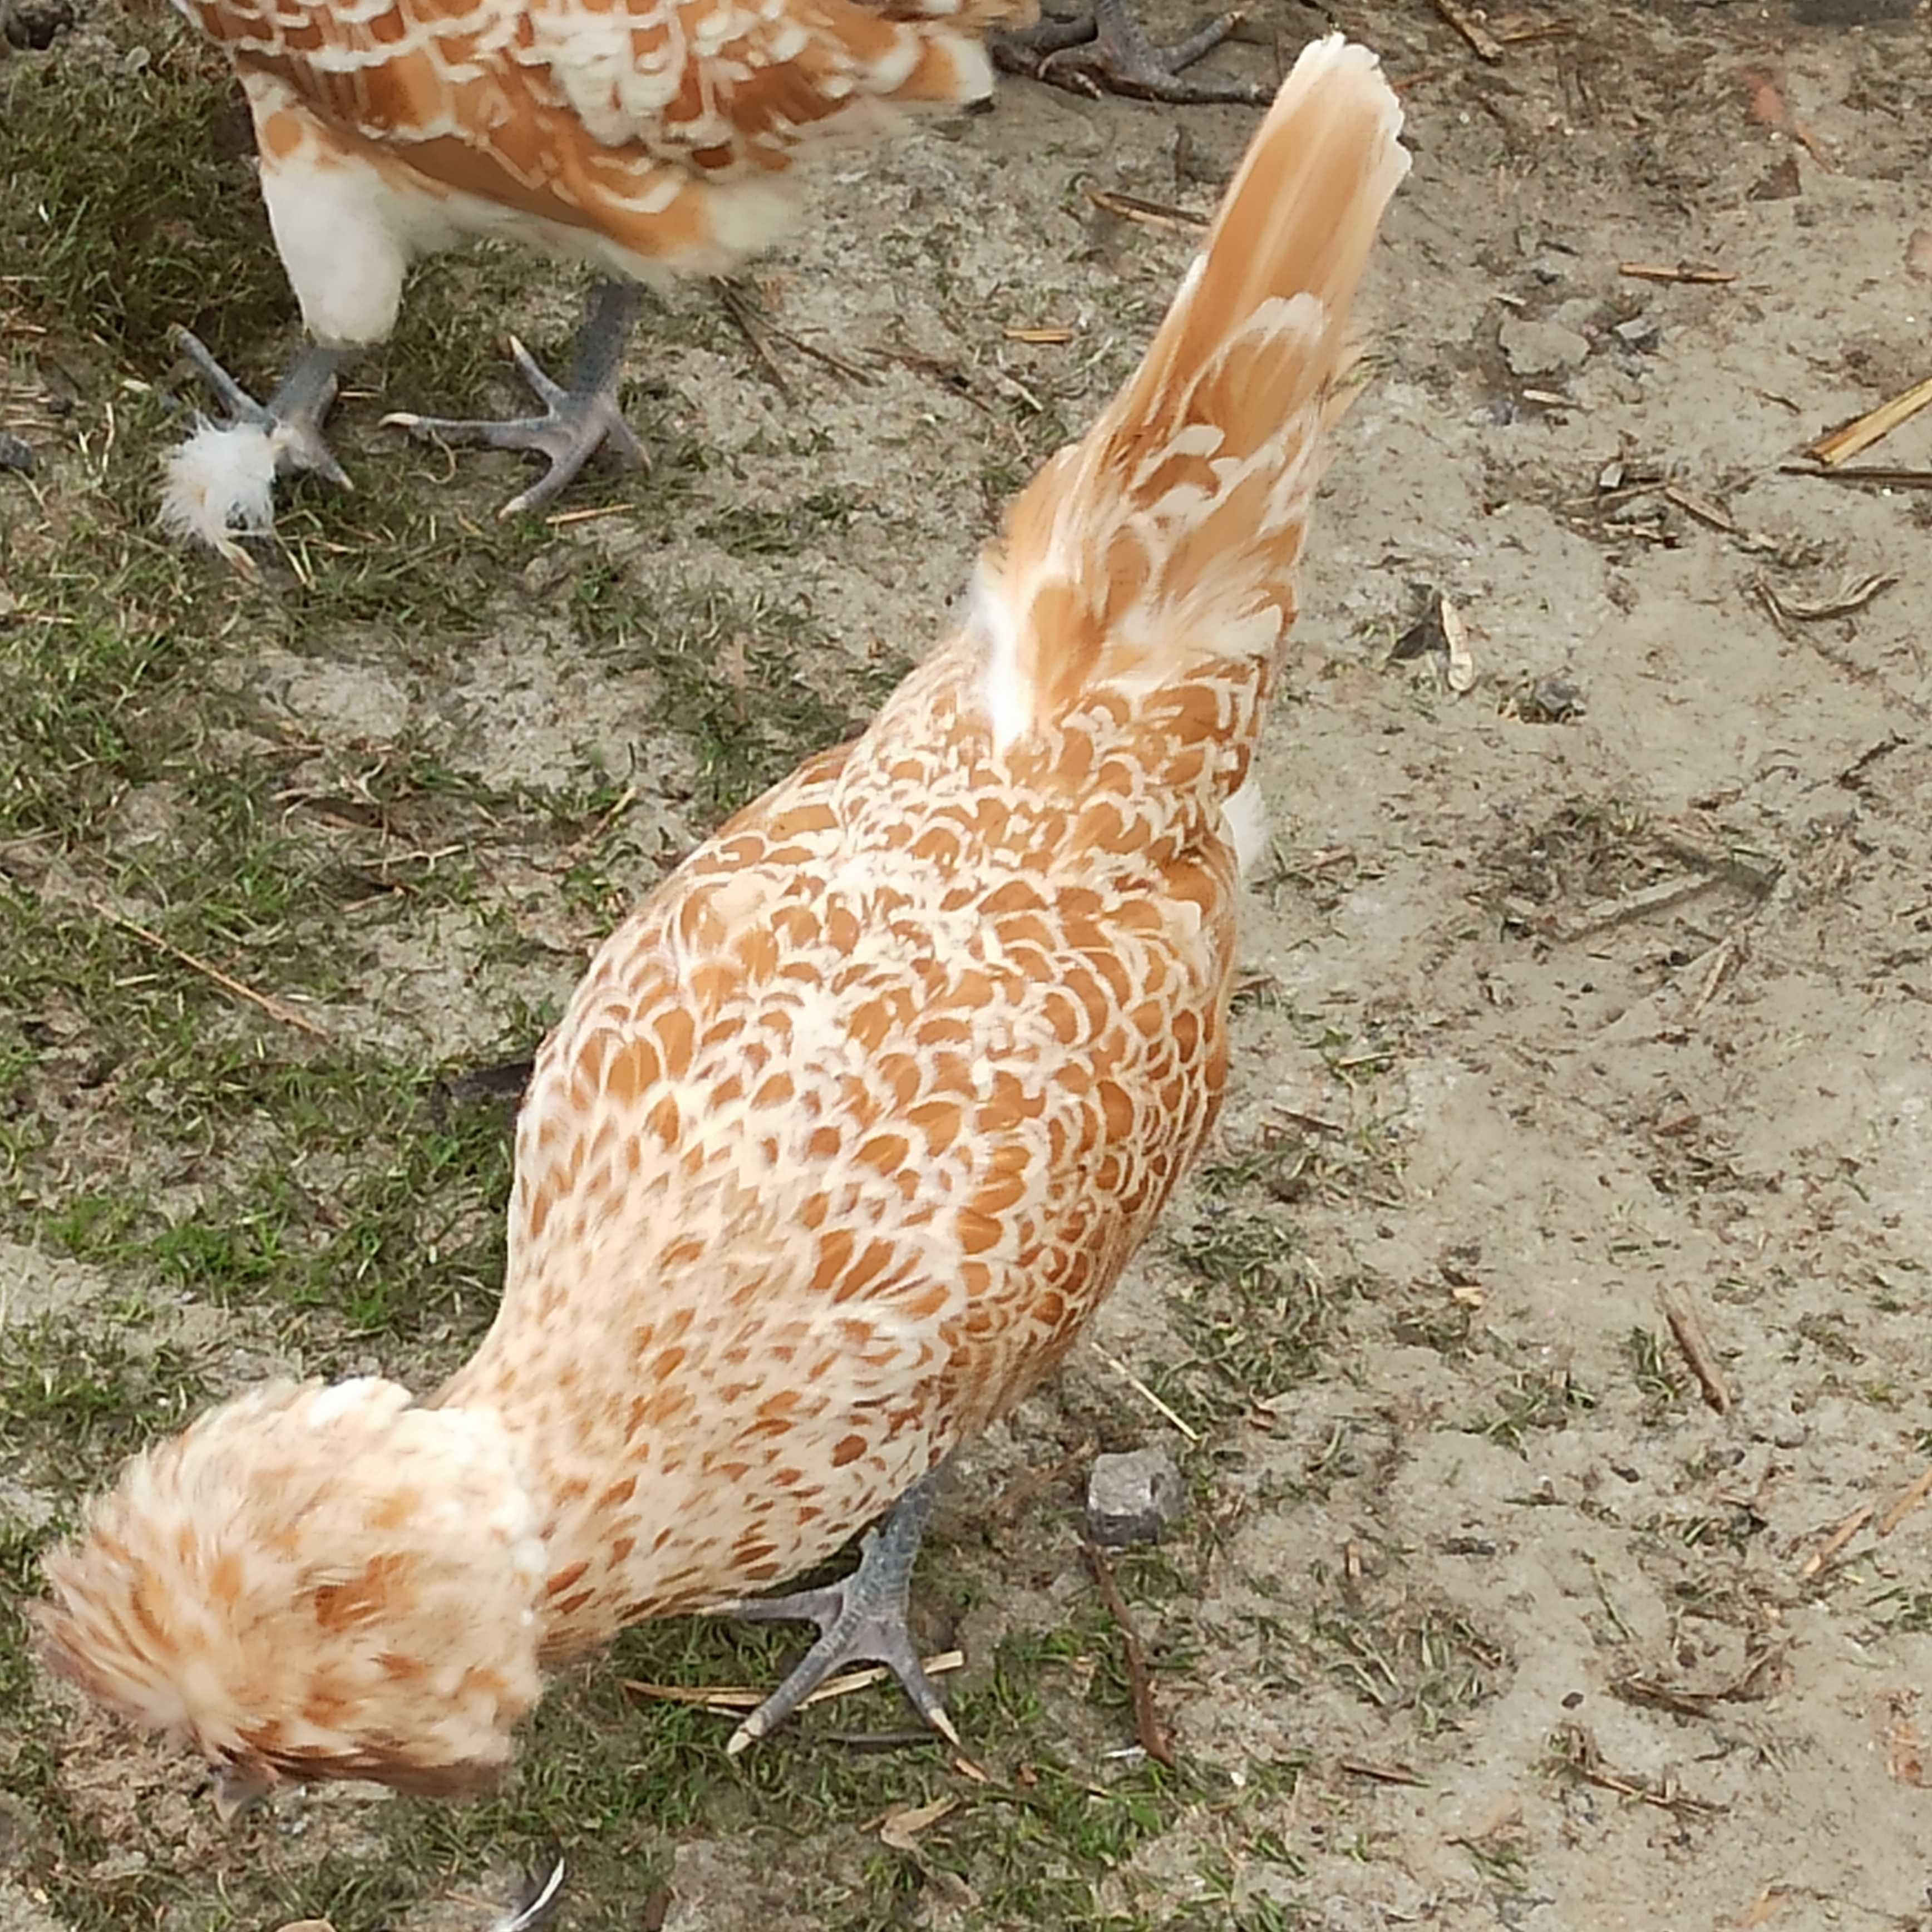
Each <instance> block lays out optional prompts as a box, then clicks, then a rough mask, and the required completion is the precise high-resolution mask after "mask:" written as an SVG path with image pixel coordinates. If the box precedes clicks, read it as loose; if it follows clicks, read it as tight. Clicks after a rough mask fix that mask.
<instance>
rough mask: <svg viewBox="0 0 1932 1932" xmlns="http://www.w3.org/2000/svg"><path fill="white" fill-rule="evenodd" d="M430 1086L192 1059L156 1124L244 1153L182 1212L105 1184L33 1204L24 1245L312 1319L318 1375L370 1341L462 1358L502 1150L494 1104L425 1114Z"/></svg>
mask: <svg viewBox="0 0 1932 1932" xmlns="http://www.w3.org/2000/svg"><path fill="white" fill-rule="evenodd" d="M431 1079H432V1073H431V1070H429V1069H427V1068H422V1067H399V1066H397V1065H395V1064H392V1063H390V1062H388V1061H383V1060H380V1059H377V1058H374V1057H373V1056H364V1055H318V1056H317V1057H316V1058H313V1059H310V1060H307V1061H300V1062H296V1063H287V1062H281V1063H278V1062H274V1061H264V1060H263V1059H262V1058H260V1057H259V1056H257V1055H253V1054H251V1053H248V1052H245V1051H242V1050H239V1049H237V1050H232V1051H230V1052H228V1053H226V1054H223V1053H215V1054H212V1055H205V1057H204V1058H203V1059H202V1062H201V1063H200V1064H198V1065H196V1066H193V1067H187V1068H184V1069H182V1070H181V1076H180V1077H178V1079H172V1080H170V1081H169V1082H168V1083H167V1085H166V1088H165V1090H164V1094H163V1098H162V1103H161V1104H162V1109H163V1121H160V1122H157V1124H156V1125H157V1128H159V1127H161V1126H163V1125H166V1126H168V1127H172V1128H173V1129H174V1130H175V1131H176V1132H180V1131H181V1130H182V1129H183V1128H184V1127H187V1126H188V1125H189V1124H190V1122H191V1121H196V1120H198V1121H201V1122H202V1123H204V1125H203V1126H202V1128H201V1130H200V1131H201V1133H202V1135H203V1136H205V1139H206V1141H207V1142H208V1143H210V1144H220V1145H232V1144H233V1142H235V1141H236V1140H237V1139H247V1140H248V1141H249V1142H252V1143H254V1145H255V1146H256V1147H257V1148H259V1149H260V1152H259V1153H258V1154H257V1155H256V1157H255V1158H254V1160H251V1162H250V1163H248V1164H247V1165H246V1166H239V1167H237V1168H236V1169H235V1170H234V1178H233V1180H232V1181H229V1183H227V1184H225V1185H220V1186H217V1187H211V1188H209V1189H208V1190H206V1191H205V1194H204V1196H203V1198H202V1200H201V1201H199V1202H198V1203H197V1204H196V1205H195V1206H194V1207H193V1208H190V1209H189V1210H188V1211H185V1212H182V1211H173V1212H167V1211H163V1209H162V1208H160V1206H159V1205H157V1204H156V1202H154V1200H153V1199H151V1198H150V1197H149V1196H147V1195H146V1194H145V1193H142V1192H139V1191H130V1190H128V1189H127V1188H126V1187H124V1186H123V1187H112V1188H104V1189H100V1190H94V1191H89V1192H80V1193H74V1194H72V1195H71V1196H68V1197H66V1198H65V1199H60V1200H58V1202H57V1203H50V1204H48V1205H43V1206H42V1207H41V1208H40V1211H39V1213H38V1215H37V1219H36V1220H35V1223H34V1229H33V1232H34V1233H35V1235H37V1237H38V1238H40V1240H42V1241H45V1242H46V1243H47V1244H49V1245H50V1246H52V1247H55V1248H57V1249H58V1250H62V1251H63V1252H65V1253H68V1254H71V1255H72V1256H75V1257H76V1258H77V1259H80V1260H83V1261H86V1262H92V1263H94V1264H95V1265H99V1266H102V1267H105V1268H112V1269H114V1270H115V1271H119V1272H121V1273H122V1274H125V1275H127V1276H129V1277H133V1278H137V1279H147V1280H155V1281H159V1282H161V1283H166V1284H167V1285H168V1286H171V1287H174V1288H177V1289H181V1290H184V1291H186V1292H188V1293H190V1294H191V1295H193V1296H194V1297H195V1298H196V1299H198V1300H200V1301H205V1302H208V1303H212V1304H215V1305H217V1306H220V1307H237V1308H246V1307H257V1306H260V1304H263V1303H264V1302H273V1303H278V1304H281V1305H283V1306H284V1307H289V1308H292V1309H296V1310H312V1311H316V1312H318V1313H326V1315H327V1316H329V1317H330V1318H331V1319H330V1322H329V1325H328V1327H326V1328H324V1329H323V1330H320V1331H317V1332H316V1334H315V1336H314V1340H316V1341H317V1343H320V1344H322V1345H323V1346H320V1347H319V1348H318V1349H317V1352H316V1354H317V1366H318V1367H324V1368H326V1367H328V1366H329V1364H330V1363H331V1362H332V1361H333V1359H334V1358H335V1355H336V1354H337V1352H338V1349H339V1348H340V1347H341V1346H343V1345H344V1343H346V1342H347V1340H350V1339H351V1338H353V1337H359V1336H368V1335H371V1334H389V1335H392V1336H394V1337H398V1338H400V1339H402V1340H406V1341H410V1342H412V1343H417V1344H419V1345H422V1346H428V1345H431V1344H432V1343H437V1342H439V1341H440V1342H441V1343H443V1344H445V1345H446V1346H445V1347H444V1348H443V1349H441V1350H440V1351H439V1353H440V1354H446V1353H449V1352H453V1351H455V1350H460V1348H461V1347H462V1346H463V1345H464V1344H465V1343H466V1342H468V1341H469V1340H472V1339H473V1337H474V1336H475V1334H476V1333H478V1331H480V1328H481V1325H483V1323H484V1321H485V1319H487V1316H488V1314H489V1313H490V1310H492V1308H493V1306H494V1303H495V1297H496V1289H497V1286H498V1284H499V1283H500V1281H501V1280H502V1229H501V1225H500V1224H501V1220H502V1205H501V1204H502V1201H503V1199H504V1198H505V1194H506V1193H507V1191H508V1184H509V1167H510V1157H511V1146H510V1141H509V1136H508V1134H507V1133H505V1130H504V1124H503V1121H502V1113H501V1111H500V1109H497V1108H496V1107H494V1106H490V1105H487V1104H484V1105H479V1106H475V1107H471V1108H467V1109H460V1110H458V1111H456V1112H452V1114H450V1115H449V1116H447V1117H446V1118H443V1119H441V1120H438V1119H437V1118H434V1117H433V1116H432V1115H431V1112H430V1109H429V1107H428V1092H429V1089H430V1086H431ZM176 1108H178V1109H181V1113H180V1114H177V1113H175V1109H176ZM184 1116H185V1117H186V1118H184ZM331 1335H333V1337H334V1339H333V1340H331V1339H330V1338H331Z"/></svg>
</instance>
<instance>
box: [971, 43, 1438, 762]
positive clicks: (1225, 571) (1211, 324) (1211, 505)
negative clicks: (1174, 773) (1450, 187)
mask: <svg viewBox="0 0 1932 1932" xmlns="http://www.w3.org/2000/svg"><path fill="white" fill-rule="evenodd" d="M1401 126H1402V111H1401V108H1400V104H1399V103H1398V102H1397V98H1396V96H1395V94H1394V90H1393V89H1391V87H1390V86H1389V85H1388V82H1387V81H1386V80H1384V79H1383V77H1382V71H1381V69H1380V67H1379V65H1378V63H1377V62H1376V58H1375V56H1374V55H1373V54H1372V53H1371V52H1370V51H1369V50H1368V49H1366V48H1364V47H1360V46H1351V45H1349V43H1346V42H1345V41H1344V40H1343V39H1342V38H1341V37H1340V35H1331V36H1330V37H1328V38H1327V39H1325V40H1319V41H1317V42H1316V43H1313V45H1311V46H1309V47H1308V48H1307V49H1305V50H1304V52H1303V53H1302V55H1301V58H1300V59H1299V60H1298V62H1296V63H1295V69H1294V71H1293V72H1292V74H1290V75H1289V77H1288V80H1286V83H1284V84H1283V87H1282V89H1281V92H1280V94H1279V95H1277V98H1276V100H1275V103H1274V107H1273V108H1272V109H1271V110H1270V112H1269V113H1268V117H1267V118H1266V119H1265V121H1263V123H1262V127H1261V129H1260V130H1259V133H1257V134H1256V136H1255V139H1254V141H1253V144H1252V145H1250V148H1249V149H1248V152H1247V157H1246V158H1245V159H1244V161H1243V162H1242V163H1241V169H1240V170H1239V172H1238V173H1237V174H1236V175H1235V179H1234V182H1233V184H1232V186H1231V187H1229V190H1228V193H1227V195H1226V199H1224V200H1223V202H1222V205H1221V208H1220V212H1219V213H1218V214H1217V216H1216V217H1215V219H1214V225H1213V226H1212V228H1211V230H1210V231H1209V233H1208V240H1207V244H1206V246H1205V248H1204V250H1203V251H1202V254H1201V256H1200V257H1199V259H1198V260H1196V262H1195V263H1194V265H1193V268H1192V269H1190V271H1189V272H1188V275H1187V278H1186V280H1185V281H1184V282H1183V284H1181V291H1180V293H1179V294H1178V296H1176V297H1175V302H1174V305H1173V306H1172V308H1170V309H1169V311H1168V314H1167V318H1166V320H1165V321H1164V322H1163V323H1162V325H1161V327H1160V331H1159V332H1158V333H1157V335H1156V336H1155V338H1154V344H1153V346H1152V347H1151V348H1150V350H1148V354H1147V356H1146V358H1145V360H1144V361H1143V362H1142V364H1141V366H1140V368H1139V371H1137V372H1136V374H1135V375H1134V376H1133V378H1132V379H1131V380H1130V381H1129V382H1128V383H1127V386H1126V387H1125V388H1124V389H1122V390H1121V392H1120V394H1119V395H1118V396H1117V397H1116V398H1115V399H1114V401H1113V402H1112V404H1109V407H1108V408H1107V410H1106V412H1105V413H1104V414H1103V416H1101V418H1100V420H1099V422H1097V423H1096V424H1095V425H1094V428H1093V429H1092V431H1091V432H1090V433H1089V434H1088V436H1087V437H1085V440H1083V441H1082V442H1081V443H1078V444H1076V445H1075V446H1073V447H1071V448H1070V449H1064V450H1063V451H1061V453H1060V454H1059V455H1058V456H1057V457H1056V458H1055V459H1054V460H1053V461H1052V463H1049V465H1048V466H1046V469H1043V471H1042V472H1040V475H1038V476H1037V478H1035V479H1034V482H1033V484H1032V485H1031V487H1029V488H1028V490H1027V491H1026V493H1025V495H1024V496H1022V497H1021V498H1020V499H1019V502H1018V503H1017V504H1016V505H1015V506H1014V508H1013V511H1012V513H1011V514H1010V517H1009V519H1008V521H1007V529H1006V532H1005V536H1004V541H1003V542H1002V543H1001V544H1000V545H998V547H995V549H994V550H992V552H990V553H989V555H988V556H987V557H986V559H985V560H984V561H983V564H982V565H981V569H980V579H979V582H978V584H977V588H976V593H975V605H974V608H975V618H974V622H975V625H976V628H977V629H978V630H979V631H980V632H981V634H982V635H983V640H984V643H985V646H986V665H987V670H986V701H987V706H988V710H989V714H990V716H991V719H992V726H993V730H994V733H995V738H996V739H998V741H1000V742H1003V743H1010V742H1012V741H1013V739H1016V738H1017V737H1019V736H1021V735H1022V734H1023V733H1025V731H1026V730H1028V728H1029V727H1031V725H1032V724H1034V723H1035V722H1036V721H1040V720H1043V719H1044V718H1051V717H1053V716H1055V715H1064V712H1066V711H1067V709H1069V708H1070V707H1071V706H1075V705H1077V704H1078V703H1079V702H1080V701H1081V700H1082V697H1084V696H1085V695H1086V694H1090V693H1095V692H1097V691H1098V689H1099V688H1101V687H1103V686H1111V687H1113V688H1115V689H1117V690H1120V691H1124V692H1131V691H1134V690H1136V689H1139V690H1146V689H1148V688H1152V687H1154V686H1156V685H1162V684H1164V683H1167V682H1170V681H1171V680H1172V679H1174V678H1175V677H1176V676H1179V675H1184V674H1185V667H1186V666H1187V664H1189V663H1190V662H1192V661H1199V659H1200V658H1202V656H1204V655H1205V656H1207V657H1209V658H1223V659H1225V658H1244V659H1253V660H1257V661H1271V660H1272V658H1273V656H1274V652H1276V650H1277V648H1278V646H1279V644H1280V640H1281V637H1282V636H1283V633H1284V632H1285V631H1286V629H1287V627H1288V625H1289V622H1290V621H1291V620H1292V617H1293V616H1294V598H1293V589H1292V581H1291V579H1292V573H1293V570H1294V567H1295V562H1296V559H1297V558H1298V556H1299V555H1300V553H1301V544H1302V538H1303V532H1304V528H1305V526H1306V523H1307V517H1308V511H1309V506H1310V501H1311V499H1312V498H1313V494H1314V490H1315V486H1316V480H1317V476H1318V473H1319V472H1318V455H1319V445H1320V443H1321V442H1322V437H1323V433H1324V431H1325V430H1326V429H1327V428H1328V425H1329V424H1330V423H1331V422H1332V421H1333V419H1334V417H1335V416H1337V414H1338V413H1339V412H1340V407H1341V404H1342V401H1343V400H1345V398H1343V394H1342V386H1343V380H1344V378H1345V377H1346V375H1347V374H1348V371H1349V366H1350V364H1351V362H1352V356H1351V352H1350V350H1349V345H1348V341H1347V335H1346V331H1347V325H1348V320H1349V309H1350V306H1351V304H1352V301H1353V299H1354V296H1355V287H1356V284H1357V283H1358V281H1359V280H1360V278H1361V273H1362V270H1363V267H1364V264H1365V263H1366V262H1367V259H1368V254H1369V251H1370V247H1371V245H1372V244H1373V242H1374V240H1375V237H1376V229H1377V228H1378V226H1379V224H1380V222H1381V220H1382V214H1383V211H1384V210H1385V208H1386V207H1387V206H1388V202H1389V199H1390V197H1391V195H1393V194H1394V192H1395V190H1396V187H1397V185H1398V184H1399V183H1400V181H1401V180H1402V178H1403V175H1404V174H1405V173H1406V172H1407V170H1408V167H1409V157H1408V156H1407V154H1406V153H1405V152H1404V151H1403V148H1401V146H1400V145H1399V143H1398V142H1397V135H1398V134H1399V133H1400V130H1401ZM1244 762H1245V761H1244Z"/></svg>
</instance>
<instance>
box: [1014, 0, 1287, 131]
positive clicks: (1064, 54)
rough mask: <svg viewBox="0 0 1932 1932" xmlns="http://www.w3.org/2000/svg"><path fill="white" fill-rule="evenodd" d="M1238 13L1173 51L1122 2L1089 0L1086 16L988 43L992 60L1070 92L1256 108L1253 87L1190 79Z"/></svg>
mask: <svg viewBox="0 0 1932 1932" xmlns="http://www.w3.org/2000/svg"><path fill="white" fill-rule="evenodd" d="M1241 20H1242V15H1241V13H1239V12H1238V11H1230V12H1228V13H1217V14H1215V15H1214V16H1213V17H1211V18H1210V19H1208V20H1203V21H1202V23H1200V24H1199V26H1196V28H1195V29H1194V31H1193V32H1192V33H1190V34H1187V36H1186V37H1184V38H1183V39H1181V40H1177V41H1175V43H1174V44H1173V45H1172V46H1166V47H1157V46H1155V45H1154V43H1153V41H1152V40H1150V39H1149V38H1148V35H1147V34H1146V31H1145V29H1144V28H1142V26H1141V24H1140V23H1139V21H1138V20H1136V19H1135V18H1134V17H1133V14H1132V13H1130V11H1129V10H1128V8H1127V0H1090V5H1089V6H1088V10H1087V12H1086V13H1085V15H1084V16H1082V15H1078V14H1076V15H1074V16H1073V17H1070V18H1063V17H1047V18H1045V19H1043V20H1040V22H1039V23H1037V25H1036V26H1031V27H1019V28H998V29H996V30H995V31H994V32H993V33H992V34H991V35H989V37H988V45H989V46H991V48H992V52H993V58H994V60H995V62H996V63H997V64H998V65H1000V66H1001V67H1003V68H1006V69H1007V71H1008V72H1009V73H1010V74H1027V75H1029V76H1031V77H1032V78H1033V79H1034V80H1043V81H1046V82H1048V83H1050V84H1052V86H1055V87H1064V88H1065V89H1067V91H1068V92H1070V93H1076V94H1100V93H1109V94H1125V95H1131V96H1133V98H1136V99H1137V100H1141V101H1169V102H1171V103H1173V104H1176V105H1178V106H1181V107H1204V106H1207V105H1209V104H1214V103H1217V102H1220V103H1232V104H1234V105H1236V106H1238V107H1259V106H1260V105H1261V104H1262V102H1264V101H1266V100H1267V98H1268V89H1266V88H1265V87H1264V86H1262V84H1261V83H1260V82H1259V81H1255V80H1233V79H1230V78H1227V77H1223V76H1222V75H1220V74H1190V73H1188V72H1187V69H1188V68H1191V67H1192V66H1193V65H1194V63H1195V62H1196V61H1198V60H1200V59H1202V58H1204V57H1205V56H1206V55H1208V54H1211V53H1212V52H1214V49H1216V48H1217V47H1218V46H1220V45H1221V43H1223V41H1224V40H1228V39H1229V38H1231V37H1232V35H1233V34H1234V31H1235V28H1237V27H1238V26H1240V25H1241Z"/></svg>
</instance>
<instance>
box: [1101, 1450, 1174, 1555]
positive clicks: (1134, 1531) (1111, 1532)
mask: <svg viewBox="0 0 1932 1932" xmlns="http://www.w3.org/2000/svg"><path fill="white" fill-rule="evenodd" d="M1186 1499H1187V1492H1186V1490H1184V1487H1182V1484H1181V1472H1180V1470H1179V1469H1178V1468H1177V1467H1176V1466H1175V1460H1174V1458H1173V1457H1172V1456H1170V1455H1169V1454H1168V1453H1167V1451H1166V1450H1165V1449H1136V1450H1135V1451H1133V1453H1132V1454H1129V1455H1125V1456H1099V1457H1095V1458H1094V1469H1093V1473H1092V1474H1091V1475H1090V1476H1088V1478H1087V1533H1088V1535H1090V1536H1091V1537H1092V1538H1093V1539H1094V1541H1095V1542H1096V1543H1100V1544H1106V1545H1107V1546H1108V1547H1109V1548H1111V1549H1115V1550H1119V1549H1123V1548H1124V1547H1126V1546H1127V1544H1130V1543H1152V1542H1154V1541H1156V1540H1157V1538H1159V1537H1160V1533H1161V1532H1162V1531H1163V1529H1166V1527H1167V1526H1168V1525H1169V1523H1172V1522H1173V1521H1174V1520H1175V1518H1176V1517H1178V1516H1179V1515H1180V1514H1181V1505H1182V1504H1183V1502H1185V1501H1186Z"/></svg>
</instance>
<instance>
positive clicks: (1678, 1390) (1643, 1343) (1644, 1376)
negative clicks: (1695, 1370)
mask: <svg viewBox="0 0 1932 1932" xmlns="http://www.w3.org/2000/svg"><path fill="white" fill-rule="evenodd" d="M1624 1353H1625V1357H1626V1358H1628V1361H1629V1363H1630V1365H1631V1374H1632V1376H1634V1377H1635V1379H1636V1381H1637V1388H1638V1389H1639V1390H1640V1391H1641V1392H1642V1394H1643V1399H1644V1408H1645V1413H1646V1418H1647V1419H1649V1421H1653V1422H1654V1421H1656V1420H1657V1418H1658V1416H1660V1415H1662V1414H1663V1412H1664V1411H1665V1410H1666V1409H1670V1408H1672V1407H1673V1406H1676V1404H1678V1403H1681V1402H1682V1401H1683V1400H1684V1397H1685V1389H1684V1384H1683V1382H1682V1378H1681V1377H1680V1376H1679V1373H1678V1371H1677V1369H1676V1364H1675V1359H1674V1358H1673V1355H1672V1353H1671V1351H1670V1348H1669V1347H1668V1346H1667V1344H1666V1343H1665V1341H1664V1337H1662V1336H1661V1335H1660V1334H1658V1332H1657V1331H1656V1330H1655V1329H1654V1328H1642V1327H1639V1328H1633V1329H1632V1330H1631V1331H1630V1334H1628V1336H1626V1337H1625V1340H1624Z"/></svg>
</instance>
